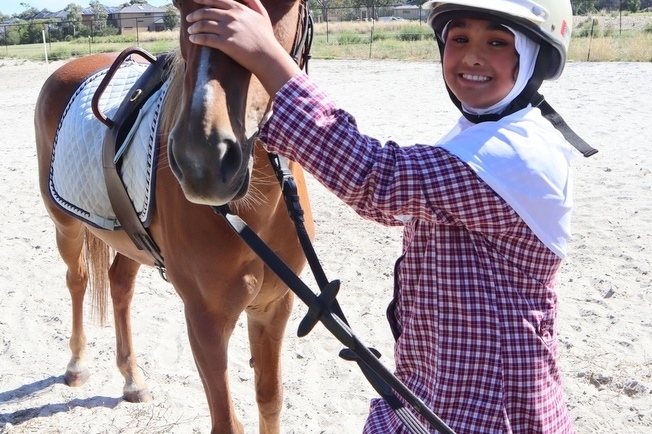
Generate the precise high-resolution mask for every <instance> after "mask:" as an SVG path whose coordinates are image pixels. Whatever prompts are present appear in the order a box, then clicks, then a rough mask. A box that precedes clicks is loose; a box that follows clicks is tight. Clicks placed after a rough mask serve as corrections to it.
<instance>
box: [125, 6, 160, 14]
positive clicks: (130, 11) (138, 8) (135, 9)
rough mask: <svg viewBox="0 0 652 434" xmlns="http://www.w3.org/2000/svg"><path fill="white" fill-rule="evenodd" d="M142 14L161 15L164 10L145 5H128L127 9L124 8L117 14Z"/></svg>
mask: <svg viewBox="0 0 652 434" xmlns="http://www.w3.org/2000/svg"><path fill="white" fill-rule="evenodd" d="M142 12H145V13H147V12H149V13H155V12H159V13H163V12H165V9H163V8H157V7H156V6H152V5H147V4H135V5H130V6H127V7H124V8H122V9H120V10H119V11H118V13H121V14H137V13H142Z"/></svg>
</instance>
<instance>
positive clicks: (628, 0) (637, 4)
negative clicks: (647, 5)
mask: <svg viewBox="0 0 652 434" xmlns="http://www.w3.org/2000/svg"><path fill="white" fill-rule="evenodd" d="M622 8H623V10H624V11H629V12H638V11H640V10H641V0H623V3H622Z"/></svg>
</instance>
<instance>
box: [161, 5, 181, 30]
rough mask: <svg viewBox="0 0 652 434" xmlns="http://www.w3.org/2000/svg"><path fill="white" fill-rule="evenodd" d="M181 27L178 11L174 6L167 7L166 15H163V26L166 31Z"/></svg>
mask: <svg viewBox="0 0 652 434" xmlns="http://www.w3.org/2000/svg"><path fill="white" fill-rule="evenodd" d="M178 25H179V15H177V9H176V8H175V7H174V6H172V5H167V6H166V7H165V15H163V26H165V29H166V30H172V29H174V28H176V27H177V26H178Z"/></svg>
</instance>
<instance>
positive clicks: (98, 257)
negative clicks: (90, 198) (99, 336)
mask: <svg viewBox="0 0 652 434" xmlns="http://www.w3.org/2000/svg"><path fill="white" fill-rule="evenodd" d="M111 256H112V252H111V249H110V248H109V246H108V245H107V244H106V243H105V242H104V241H102V240H100V239H99V238H98V237H96V236H95V235H93V233H92V232H90V231H89V230H88V229H86V234H85V237H84V261H85V262H86V268H87V269H88V274H89V279H88V281H89V288H90V292H91V303H92V305H93V309H92V313H93V315H94V316H95V318H97V319H98V320H99V322H100V324H101V325H104V324H105V323H106V316H107V310H108V302H109V268H110V266H111Z"/></svg>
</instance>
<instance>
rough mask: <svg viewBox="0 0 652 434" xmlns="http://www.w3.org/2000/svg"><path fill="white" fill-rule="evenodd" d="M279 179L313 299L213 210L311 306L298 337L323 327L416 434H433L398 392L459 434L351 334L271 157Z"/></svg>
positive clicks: (263, 248)
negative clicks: (316, 290)
mask: <svg viewBox="0 0 652 434" xmlns="http://www.w3.org/2000/svg"><path fill="white" fill-rule="evenodd" d="M269 158H270V161H271V163H272V166H273V167H274V171H275V173H276V177H277V179H278V181H279V183H280V185H281V190H282V192H283V197H284V200H285V203H286V207H287V209H288V212H289V214H290V218H291V219H292V221H293V222H294V225H295V228H296V230H297V236H298V238H299V242H300V244H301V246H302V248H303V250H304V254H305V255H306V259H307V260H308V263H309V265H310V268H311V270H312V272H313V275H314V276H315V280H316V281H317V283H318V285H319V289H320V293H319V295H317V294H315V293H314V292H313V291H312V290H311V289H310V288H309V287H308V286H306V284H305V283H304V282H303V281H302V280H301V279H300V278H299V277H298V276H297V275H296V274H295V273H294V272H293V271H292V270H291V269H290V268H289V267H288V266H287V264H286V263H285V262H283V260H281V258H279V257H278V256H277V255H276V254H275V253H274V252H273V251H272V250H271V249H270V248H269V247H268V246H267V245H266V244H265V242H264V241H263V240H261V239H260V237H258V235H257V234H256V233H255V232H254V231H253V230H251V228H249V226H247V224H246V223H245V222H244V221H243V220H242V219H241V218H240V217H239V216H237V215H235V214H233V213H231V210H230V208H229V206H228V205H223V206H220V207H212V208H213V211H215V212H216V213H217V214H219V215H220V216H222V217H223V218H224V220H225V221H226V222H227V224H228V225H229V226H230V227H231V228H232V229H233V230H234V231H235V232H236V233H237V234H238V236H239V237H240V238H241V239H242V240H243V241H244V242H245V243H246V244H247V245H248V246H249V247H250V248H251V249H252V250H253V251H254V252H255V253H256V254H257V255H258V256H259V257H260V258H261V260H262V261H263V262H265V264H266V265H267V266H268V267H269V268H270V269H271V270H272V271H274V273H276V275H277V276H278V277H279V278H280V279H281V280H282V281H283V282H284V283H285V284H286V285H287V286H288V287H289V288H290V289H291V290H292V291H293V292H294V293H295V294H296V295H297V296H298V297H299V298H300V299H301V301H303V302H304V303H305V304H306V305H307V306H308V313H307V314H306V316H305V317H304V318H303V320H302V321H301V323H300V324H299V329H298V332H297V334H298V335H299V336H300V337H303V336H305V335H307V334H308V333H309V332H310V331H311V330H312V329H313V328H314V326H315V325H316V324H317V322H321V323H322V324H324V326H325V327H326V329H327V330H328V331H330V332H331V333H332V334H333V336H335V337H336V338H337V339H338V340H339V341H340V342H341V343H342V344H343V345H344V346H345V347H346V348H344V349H343V350H342V351H341V352H340V357H342V358H343V359H345V360H349V361H355V362H356V363H357V364H358V366H359V367H360V369H361V370H362V373H363V374H364V376H365V377H366V378H367V380H368V381H369V382H370V384H371V385H372V386H373V387H374V389H375V390H376V391H377V392H378V394H379V395H380V396H381V397H382V398H383V399H384V400H385V401H386V402H387V403H388V405H389V406H390V407H391V408H392V410H393V411H394V412H395V414H396V415H397V417H398V418H399V419H400V420H401V421H402V422H403V424H404V425H405V426H406V427H407V428H408V429H409V430H410V432H411V433H413V434H429V432H430V431H428V430H427V429H426V428H424V427H423V425H422V424H421V423H420V422H419V420H418V419H417V418H416V416H415V415H414V414H413V413H412V412H410V411H409V410H408V409H407V408H405V406H404V405H403V402H401V400H400V399H399V398H398V397H397V396H396V394H395V392H396V393H398V394H399V395H400V396H401V397H402V398H403V399H404V400H405V401H406V402H407V403H408V404H409V405H410V406H411V407H412V408H413V409H414V410H415V411H416V412H417V413H418V414H420V415H421V416H422V417H423V418H424V419H425V420H426V421H427V422H428V423H429V424H430V425H431V426H432V427H433V428H435V429H436V430H437V432H439V433H441V434H455V432H454V431H453V430H452V429H451V428H450V427H448V426H447V425H446V423H444V422H443V421H442V420H441V419H440V418H439V417H438V416H437V415H436V414H435V413H434V412H433V411H432V410H430V408H428V407H427V406H426V405H425V404H424V403H423V402H422V401H421V400H420V399H419V398H418V397H417V396H416V395H414V393H412V391H411V390H409V389H408V388H407V387H406V386H405V385H404V384H403V383H402V382H401V381H400V380H399V379H398V378H396V377H395V376H394V375H393V374H392V373H391V372H389V370H388V369H387V368H386V367H385V366H384V365H383V364H382V363H381V362H380V360H379V357H380V354H379V353H378V351H376V350H374V349H373V348H368V347H366V346H365V345H364V344H362V342H360V340H359V339H358V338H357V337H356V336H355V335H354V334H353V331H352V330H351V328H350V327H349V325H348V323H347V321H346V318H345V317H344V314H343V313H342V310H341V308H340V306H339V303H338V302H337V299H336V297H337V293H338V291H339V288H340V282H339V280H334V281H330V282H329V281H328V279H327V277H326V274H325V273H324V271H323V269H322V267H321V264H320V263H319V259H318V258H317V255H316V253H315V251H314V248H313V246H312V243H311V241H310V237H309V235H308V232H307V231H306V229H305V226H304V224H303V223H304V218H303V216H304V213H303V209H302V208H301V204H300V203H299V196H298V194H297V188H296V183H295V182H294V178H293V177H292V174H291V172H290V170H289V169H288V167H287V164H286V162H285V160H284V159H282V158H279V157H278V156H277V155H275V154H269Z"/></svg>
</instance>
